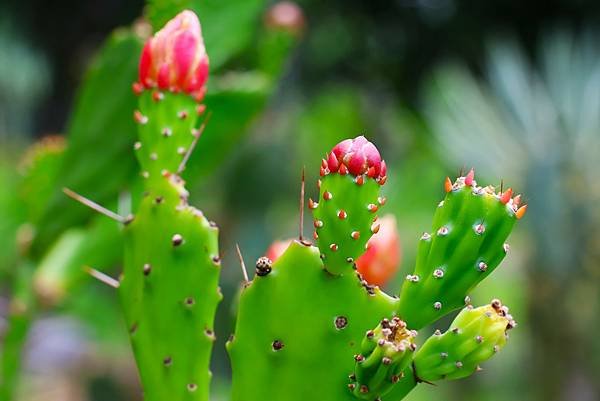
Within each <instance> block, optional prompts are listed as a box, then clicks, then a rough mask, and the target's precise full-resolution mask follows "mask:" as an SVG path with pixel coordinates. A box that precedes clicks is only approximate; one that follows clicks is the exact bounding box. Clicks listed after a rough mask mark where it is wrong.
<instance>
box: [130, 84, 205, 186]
mask: <svg viewBox="0 0 600 401" xmlns="http://www.w3.org/2000/svg"><path fill="white" fill-rule="evenodd" d="M198 107H202V106H199V105H198V104H197V102H196V100H194V98H192V97H191V96H189V95H187V94H185V93H172V92H168V91H165V92H159V91H156V90H146V91H143V92H142V93H141V94H140V96H139V110H137V111H136V112H135V113H134V119H135V121H136V122H137V123H138V126H139V127H138V132H139V139H140V140H139V142H136V143H135V145H134V149H135V153H136V156H137V158H138V160H139V162H140V165H141V168H142V175H143V177H144V178H147V179H149V180H155V179H156V177H160V176H161V175H162V174H163V172H164V171H167V172H170V173H176V172H177V170H178V167H179V165H180V164H181V162H182V160H183V158H184V156H185V154H186V153H187V151H188V150H189V148H190V146H191V145H192V142H193V141H194V138H195V136H198V135H200V133H199V132H198V131H197V130H196V125H197V122H198V112H197V110H198Z"/></svg>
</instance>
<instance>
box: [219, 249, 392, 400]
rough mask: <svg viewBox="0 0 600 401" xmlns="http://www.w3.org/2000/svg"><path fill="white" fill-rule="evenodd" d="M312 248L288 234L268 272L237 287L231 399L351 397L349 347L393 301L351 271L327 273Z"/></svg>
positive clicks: (354, 348)
mask: <svg viewBox="0 0 600 401" xmlns="http://www.w3.org/2000/svg"><path fill="white" fill-rule="evenodd" d="M319 254H320V252H319V250H318V248H316V247H313V246H306V245H303V244H301V243H299V242H297V241H294V242H293V243H292V244H291V245H290V247H289V248H288V249H287V250H286V252H285V253H284V254H283V255H282V256H281V257H280V258H279V259H277V261H276V262H275V263H274V264H273V270H272V271H271V273H269V274H268V275H266V276H263V277H259V276H256V277H255V278H254V279H253V280H252V281H251V282H250V283H249V284H248V285H247V287H246V288H244V289H243V290H242V293H241V296H240V305H239V309H238V318H237V324H236V328H235V334H234V336H233V337H232V339H231V340H230V341H229V343H228V350H229V354H230V356H231V362H232V368H233V396H232V400H233V401H264V400H287V401H296V400H297V401H305V400H322V401H343V400H347V401H350V400H355V397H354V395H353V394H352V392H351V391H350V390H349V389H348V384H349V383H350V380H349V379H348V375H349V374H351V373H352V372H353V371H354V355H355V354H358V353H359V352H360V344H361V341H362V339H363V338H364V335H365V333H366V331H367V330H369V329H371V328H373V327H375V326H376V325H377V324H378V323H379V321H380V320H381V319H382V318H383V317H391V316H392V315H393V314H394V312H395V310H396V308H397V303H398V301H397V299H395V298H392V297H389V296H387V295H386V294H384V293H383V292H381V291H380V290H379V289H378V288H375V289H373V290H372V292H373V294H370V293H369V292H367V289H366V288H365V287H363V286H362V284H361V283H360V281H359V279H358V278H357V276H356V275H355V274H344V275H340V276H334V275H332V274H330V273H328V272H327V271H326V270H325V269H324V266H323V263H322V261H321V259H320V256H319ZM344 318H345V319H344ZM336 319H337V321H338V326H341V327H339V328H338V327H337V326H336ZM343 321H345V322H346V324H345V325H341V324H340V323H341V322H343ZM276 341H278V342H279V343H275V342H276ZM274 344H275V347H274ZM278 345H281V348H280V349H278V350H277V349H276V348H278Z"/></svg>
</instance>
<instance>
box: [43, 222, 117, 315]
mask: <svg viewBox="0 0 600 401" xmlns="http://www.w3.org/2000/svg"><path fill="white" fill-rule="evenodd" d="M121 244H122V237H121V231H120V227H119V224H118V223H116V222H114V221H112V220H110V219H108V218H106V217H104V216H97V217H96V218H94V220H93V221H92V223H91V224H90V226H89V227H88V228H85V229H84V228H72V229H69V230H67V231H65V232H64V233H63V234H62V235H61V236H60V237H59V238H58V240H57V241H55V242H54V245H53V246H52V247H51V248H50V250H49V251H48V252H47V253H46V255H45V256H44V258H43V259H42V260H41V261H40V264H39V265H38V267H37V269H36V271H35V273H34V276H33V283H34V288H35V291H36V294H37V295H38V297H39V298H40V300H41V301H42V303H43V304H44V305H46V306H51V305H55V304H60V303H61V301H62V300H63V299H64V297H65V295H67V294H69V293H70V292H71V291H72V290H73V289H74V288H76V287H78V286H80V285H81V284H82V282H84V281H86V280H87V277H88V275H87V273H86V272H85V271H84V267H85V266H90V267H93V268H96V269H100V270H104V269H107V268H110V267H112V266H114V265H115V264H116V263H117V261H118V260H119V259H120V258H121V256H122V254H123V249H122V246H121Z"/></svg>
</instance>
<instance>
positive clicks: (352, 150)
mask: <svg viewBox="0 0 600 401" xmlns="http://www.w3.org/2000/svg"><path fill="white" fill-rule="evenodd" d="M327 164H328V166H329V170H330V171H331V172H336V171H339V172H340V174H346V173H350V174H352V175H354V176H355V177H360V176H362V175H363V174H366V175H367V176H368V177H370V178H374V179H378V180H379V179H381V178H382V177H383V176H384V175H385V173H386V170H387V168H386V166H385V162H384V161H382V160H381V156H380V155H379V151H378V150H377V148H376V147H375V145H373V144H372V143H371V142H369V141H368V140H367V139H366V138H365V137H364V136H358V137H356V138H354V139H346V140H344V141H342V142H340V143H338V144H337V145H336V146H335V147H334V148H333V150H332V151H331V152H330V153H329V155H328V157H327ZM357 183H358V182H357ZM358 184H359V185H360V184H362V183H358Z"/></svg>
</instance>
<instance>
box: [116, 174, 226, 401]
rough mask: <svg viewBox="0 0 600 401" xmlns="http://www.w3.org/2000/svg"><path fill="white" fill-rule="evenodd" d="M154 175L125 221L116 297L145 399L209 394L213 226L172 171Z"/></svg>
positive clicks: (214, 299) (214, 300) (215, 254)
mask: <svg viewBox="0 0 600 401" xmlns="http://www.w3.org/2000/svg"><path fill="white" fill-rule="evenodd" d="M161 179H162V180H163V182H162V183H163V186H162V187H159V188H156V187H152V190H151V191H150V189H149V192H148V194H147V195H146V196H145V197H144V199H143V200H142V203H141V205H140V207H139V209H138V211H137V213H136V216H135V219H134V220H133V221H132V222H131V223H129V224H128V225H127V226H126V227H125V232H124V234H125V264H124V272H123V273H124V274H123V277H122V279H121V283H120V286H119V293H120V297H121V304H122V307H123V310H124V312H125V318H126V322H127V325H128V328H129V333H130V338H131V343H132V346H133V351H134V355H135V357H136V361H137V364H138V369H139V371H140V377H141V380H142V386H143V388H144V393H145V400H146V401H162V400H167V399H168V400H198V401H199V400H208V392H209V381H210V372H209V360H210V354H211V350H212V345H213V342H214V339H215V335H214V327H213V321H214V316H215V312H216V308H217V305H218V303H219V301H220V300H221V298H222V295H221V292H220V290H219V287H218V278H219V271H220V260H219V251H218V229H217V227H216V226H215V225H214V224H213V223H211V222H209V221H208V220H207V219H206V218H205V217H204V215H203V214H202V212H200V211H199V210H197V209H195V208H193V207H191V206H189V205H188V204H187V198H186V195H185V192H184V190H183V187H182V186H181V185H182V184H181V182H180V179H179V178H178V177H177V176H170V175H169V176H165V177H161ZM152 182H153V183H155V184H156V183H159V182H160V181H152Z"/></svg>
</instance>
